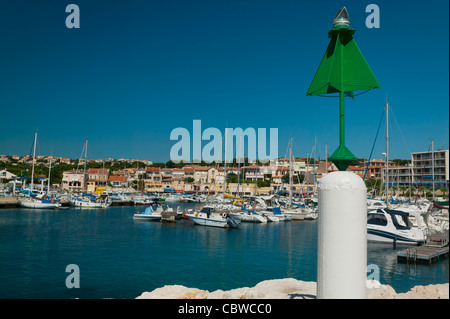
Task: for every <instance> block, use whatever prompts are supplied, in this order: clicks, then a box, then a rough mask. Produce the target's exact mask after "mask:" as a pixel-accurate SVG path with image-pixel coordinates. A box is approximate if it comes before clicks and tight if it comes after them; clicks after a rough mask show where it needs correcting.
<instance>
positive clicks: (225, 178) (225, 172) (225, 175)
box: [222, 128, 227, 199]
mask: <svg viewBox="0 0 450 319" xmlns="http://www.w3.org/2000/svg"><path fill="white" fill-rule="evenodd" d="M226 190H227V128H225V156H224V161H223V193H222V194H223V199H225V192H226Z"/></svg>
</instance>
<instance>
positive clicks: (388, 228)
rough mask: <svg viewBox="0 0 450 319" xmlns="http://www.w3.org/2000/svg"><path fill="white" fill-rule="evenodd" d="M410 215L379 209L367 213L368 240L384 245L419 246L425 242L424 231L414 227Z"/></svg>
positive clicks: (403, 212)
mask: <svg viewBox="0 0 450 319" xmlns="http://www.w3.org/2000/svg"><path fill="white" fill-rule="evenodd" d="M408 217H409V213H407V212H405V211H402V210H394V209H388V208H379V209H376V210H372V211H369V212H368V213H367V240H368V241H376V242H383V243H396V244H408V245H419V244H422V243H423V242H424V241H425V233H424V231H423V230H422V229H419V228H417V227H412V225H411V223H410V221H409V218H408Z"/></svg>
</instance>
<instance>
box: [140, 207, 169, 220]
mask: <svg viewBox="0 0 450 319" xmlns="http://www.w3.org/2000/svg"><path fill="white" fill-rule="evenodd" d="M163 211H164V209H163V208H162V207H161V206H157V207H156V208H155V207H152V206H149V207H147V208H146V209H145V210H144V211H143V212H142V213H136V214H134V215H133V219H142V220H150V221H160V220H161V213H162V212H163Z"/></svg>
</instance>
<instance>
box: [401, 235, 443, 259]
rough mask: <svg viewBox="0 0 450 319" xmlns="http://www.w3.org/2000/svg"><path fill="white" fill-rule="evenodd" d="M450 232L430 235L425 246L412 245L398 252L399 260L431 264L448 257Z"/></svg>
mask: <svg viewBox="0 0 450 319" xmlns="http://www.w3.org/2000/svg"><path fill="white" fill-rule="evenodd" d="M448 248H449V247H448V234H447V235H446V236H434V237H430V239H429V240H428V241H427V243H426V244H425V245H423V246H418V247H410V248H407V249H405V250H401V251H398V252H397V260H398V261H399V262H406V263H410V262H411V263H415V264H416V263H422V264H424V263H425V264H431V263H433V262H438V261H439V260H442V259H443V258H446V257H448V254H449V249H448Z"/></svg>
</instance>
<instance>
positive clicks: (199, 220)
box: [186, 214, 228, 228]
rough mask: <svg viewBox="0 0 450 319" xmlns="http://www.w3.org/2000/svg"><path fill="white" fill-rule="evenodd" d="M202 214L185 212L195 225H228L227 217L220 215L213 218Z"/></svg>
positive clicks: (222, 226)
mask: <svg viewBox="0 0 450 319" xmlns="http://www.w3.org/2000/svg"><path fill="white" fill-rule="evenodd" d="M196 215H197V216H196ZM203 215H204V214H186V216H187V217H188V218H189V220H190V221H192V222H193V223H194V224H196V225H202V226H211V227H220V228H226V227H228V223H227V219H226V218H224V217H222V216H219V217H215V218H213V217H207V216H203Z"/></svg>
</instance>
